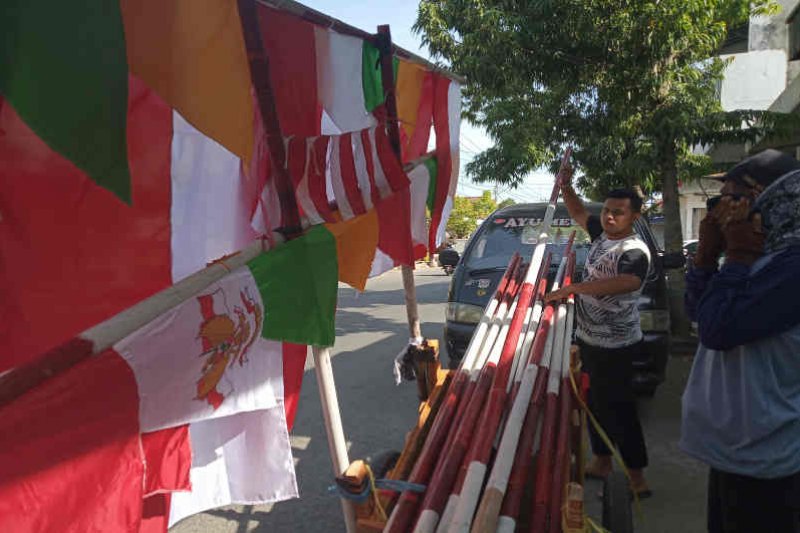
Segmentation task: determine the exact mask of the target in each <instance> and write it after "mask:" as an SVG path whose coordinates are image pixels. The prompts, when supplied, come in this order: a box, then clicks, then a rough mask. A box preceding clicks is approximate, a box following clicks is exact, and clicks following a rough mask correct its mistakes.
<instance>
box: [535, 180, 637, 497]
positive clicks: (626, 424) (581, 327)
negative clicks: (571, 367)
mask: <svg viewBox="0 0 800 533" xmlns="http://www.w3.org/2000/svg"><path fill="white" fill-rule="evenodd" d="M571 181H572V170H571V169H567V170H566V171H564V172H562V177H561V191H562V194H563V197H564V203H565V204H566V206H567V209H568V210H569V214H570V216H571V217H572V218H573V220H575V222H577V223H578V224H580V225H581V226H582V227H583V228H584V229H585V230H586V231H587V233H588V234H589V236H590V237H591V239H592V247H591V249H590V250H589V256H588V257H587V259H586V265H585V267H584V271H583V281H582V282H581V283H576V284H574V285H572V286H570V287H568V288H566V287H565V288H564V289H561V290H558V291H555V292H553V293H550V294H549V295H548V296H547V299H548V300H551V301H552V300H557V299H560V298H563V297H565V296H566V295H567V294H569V293H573V294H575V295H576V296H577V298H576V319H577V331H576V336H577V339H578V344H579V345H580V347H581V359H582V361H583V368H584V370H586V371H587V372H588V374H589V378H590V389H589V407H590V409H591V410H592V412H593V413H594V415H595V416H596V417H597V419H598V420H599V422H600V424H601V425H602V427H603V429H604V430H605V431H606V433H607V434H608V436H609V437H610V439H611V441H612V442H613V443H614V444H615V445H616V447H617V448H619V451H620V454H621V455H622V458H623V459H624V460H625V464H626V465H627V467H628V469H629V471H630V474H631V479H632V487H631V489H632V490H633V491H635V492H636V493H638V495H639V497H647V496H650V495H651V494H652V492H651V491H650V489H649V487H648V486H647V482H646V481H645V479H644V472H643V469H644V468H645V467H646V466H647V448H646V446H645V441H644V434H643V433H642V426H641V424H640V422H639V415H638V413H637V410H636V400H635V396H634V393H633V386H632V378H633V357H634V355H635V354H636V353H637V352H638V351H639V350H640V349H641V348H640V347H641V342H642V328H641V325H640V323H639V308H638V300H639V295H640V294H641V290H642V286H643V285H644V282H645V280H646V279H647V273H648V270H649V268H650V250H649V249H648V247H647V245H646V244H645V243H644V242H643V241H642V240H641V239H640V238H639V237H638V236H637V235H636V232H635V230H634V222H635V221H636V219H638V218H639V216H640V213H641V208H642V200H641V198H640V197H639V196H638V195H637V194H636V193H635V192H634V191H632V190H627V189H618V190H614V191H611V192H609V193H608V195H606V200H605V202H604V203H603V210H602V212H601V214H600V216H599V217H597V216H595V215H590V214H589V212H588V211H587V210H586V207H585V206H584V205H583V202H582V201H581V199H580V198H579V197H578V195H577V194H576V193H575V190H574V189H573V188H572V184H571ZM589 436H590V438H591V443H592V451H593V453H594V459H593V460H592V462H591V463H590V464H589V465H588V467H587V469H586V474H587V475H588V476H590V477H597V478H604V477H606V476H607V475H608V474H609V473H610V472H611V470H612V461H611V450H610V449H609V448H608V446H606V444H605V443H604V442H603V440H602V439H601V438H600V436H599V435H598V433H597V432H596V431H595V430H594V428H593V427H592V426H589Z"/></svg>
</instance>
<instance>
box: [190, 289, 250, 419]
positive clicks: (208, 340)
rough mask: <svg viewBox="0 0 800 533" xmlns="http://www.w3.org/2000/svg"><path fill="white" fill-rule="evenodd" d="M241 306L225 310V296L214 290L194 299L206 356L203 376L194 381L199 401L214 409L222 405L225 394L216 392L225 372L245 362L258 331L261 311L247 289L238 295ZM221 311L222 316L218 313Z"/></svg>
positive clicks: (199, 333)
mask: <svg viewBox="0 0 800 533" xmlns="http://www.w3.org/2000/svg"><path fill="white" fill-rule="evenodd" d="M239 298H240V300H241V303H242V306H238V305H236V306H234V308H233V313H231V312H230V310H229V309H228V305H227V302H226V299H225V293H224V292H223V291H222V290H221V289H217V290H216V291H214V292H212V293H211V294H205V295H202V296H198V297H197V301H198V303H199V304H200V312H201V314H202V316H203V322H202V323H201V324H200V328H199V331H198V334H197V337H198V338H199V339H200V340H201V341H202V343H203V352H202V353H201V354H200V356H201V357H205V362H204V363H203V367H202V376H201V377H200V379H199V380H197V397H196V399H198V400H204V401H206V402H208V404H209V405H211V406H212V407H213V408H214V409H215V410H216V409H217V408H218V407H219V406H220V405H222V402H223V401H224V400H225V394H224V393H223V392H222V391H220V390H219V384H220V380H222V377H223V375H224V374H225V370H226V369H227V368H228V367H229V366H231V365H234V364H236V363H238V364H239V366H243V365H244V364H246V363H247V352H248V350H249V349H250V346H252V345H253V343H254V342H255V340H256V338H257V337H258V335H259V332H260V331H261V326H262V321H263V318H264V312H263V310H262V309H261V306H260V305H259V304H258V302H256V301H255V300H254V299H253V298H252V297H251V296H250V294H249V292H248V291H247V289H245V290H243V291H240V292H239ZM217 308H222V310H223V311H224V312H223V313H217Z"/></svg>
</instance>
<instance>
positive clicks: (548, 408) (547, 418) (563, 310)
mask: <svg viewBox="0 0 800 533" xmlns="http://www.w3.org/2000/svg"><path fill="white" fill-rule="evenodd" d="M564 260H567V258H566V257H565V258H564ZM569 262H570V263H571V261H569ZM569 266H570V268H571V267H572V266H573V265H569ZM571 276H572V272H571V271H568V272H567V273H566V276H565V277H568V278H570V279H571ZM557 313H558V314H557V317H556V324H557V327H556V336H555V339H554V343H553V344H554V346H553V360H552V362H551V366H550V370H551V371H550V375H549V377H548V381H547V394H546V396H545V409H544V417H543V420H542V440H541V447H540V449H539V456H538V458H537V462H536V483H535V485H534V496H533V507H532V509H533V511H532V514H531V527H530V531H531V532H537V533H545V531H546V524H547V515H548V510H549V505H548V504H549V500H550V482H551V481H552V476H553V468H554V462H555V461H554V459H555V450H554V448H555V444H556V442H555V441H556V435H557V423H558V392H559V387H560V385H561V381H562V380H561V374H562V365H563V364H564V361H565V360H567V363H566V364H567V366H569V361H568V359H569V356H567V357H564V347H565V346H564V345H565V344H567V343H565V337H566V329H567V320H566V318H567V304H566V302H561V303H559V305H558V311H557ZM566 348H567V352H569V345H567V347H566Z"/></svg>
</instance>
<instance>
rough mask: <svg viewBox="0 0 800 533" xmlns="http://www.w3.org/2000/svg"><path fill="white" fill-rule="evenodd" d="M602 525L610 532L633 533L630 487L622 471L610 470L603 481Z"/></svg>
mask: <svg viewBox="0 0 800 533" xmlns="http://www.w3.org/2000/svg"><path fill="white" fill-rule="evenodd" d="M603 527H604V528H606V529H608V530H609V531H610V532H611V533H633V512H632V510H631V488H630V484H629V483H628V478H626V477H625V475H624V474H623V473H622V472H611V474H609V476H608V477H607V478H606V480H605V482H604V483H603Z"/></svg>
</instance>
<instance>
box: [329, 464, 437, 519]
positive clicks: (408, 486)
mask: <svg viewBox="0 0 800 533" xmlns="http://www.w3.org/2000/svg"><path fill="white" fill-rule="evenodd" d="M364 467H365V468H366V469H367V476H368V478H369V483H367V484H366V487H365V488H364V490H362V491H361V492H351V491H349V490H345V489H344V488H343V487H341V486H340V485H338V484H336V485H331V486H330V487H328V492H338V493H339V496H341V497H342V498H345V499H348V500H350V501H353V502H355V503H358V504H362V503H364V502H366V501H367V499H368V498H369V497H370V496H372V498H373V499H374V502H375V508H376V509H377V511H378V515H379V516H380V518H381V520H383V521H384V522H385V521H388V517H387V516H386V511H385V510H384V508H383V505H381V501H380V498H379V497H378V489H382V490H390V491H393V492H404V491H410V492H425V488H426V486H425V485H420V484H419V483H409V482H408V481H402V480H399V479H375V474H374V473H373V472H372V468H370V466H369V464H366V463H365V464H364Z"/></svg>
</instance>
